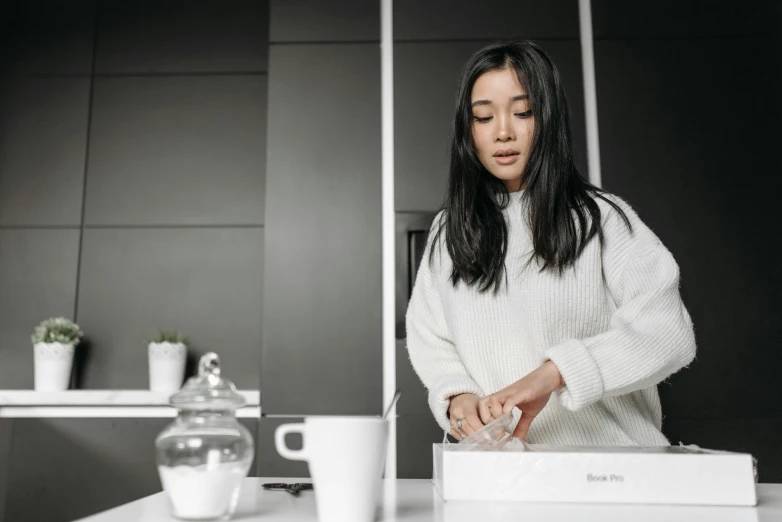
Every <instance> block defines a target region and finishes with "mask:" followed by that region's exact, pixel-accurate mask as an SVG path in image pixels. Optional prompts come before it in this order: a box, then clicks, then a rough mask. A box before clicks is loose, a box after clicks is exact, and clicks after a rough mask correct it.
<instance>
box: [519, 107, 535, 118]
mask: <svg viewBox="0 0 782 522" xmlns="http://www.w3.org/2000/svg"><path fill="white" fill-rule="evenodd" d="M516 116H518V117H519V118H529V117H530V116H532V109H530V110H528V111H524V112H517V113H516Z"/></svg>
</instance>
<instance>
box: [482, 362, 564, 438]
mask: <svg viewBox="0 0 782 522" xmlns="http://www.w3.org/2000/svg"><path fill="white" fill-rule="evenodd" d="M563 385H564V383H563V381H562V375H560V373H559V370H558V369H557V366H556V365H555V364H554V363H553V362H551V361H546V362H545V363H543V364H542V365H541V366H540V367H539V368H537V369H536V370H534V371H533V372H532V373H530V374H529V375H527V376H525V377H524V378H522V379H521V380H518V381H516V382H514V383H513V384H511V385H510V386H508V387H506V388H503V389H502V390H500V391H498V392H497V393H493V394H491V395H489V396H487V397H484V398H483V399H480V401H479V404H478V411H479V413H480V417H481V421H482V422H483V423H485V424H488V423H489V422H491V421H493V420H494V419H498V418H500V417H501V416H502V415H504V414H505V413H508V412H509V411H511V410H512V409H513V408H514V407H515V406H518V408H519V409H520V410H521V418H520V419H519V423H518V424H517V425H516V429H515V430H514V432H513V436H514V437H518V438H519V439H522V440H524V438H525V437H526V436H527V431H529V427H530V424H532V421H533V420H534V419H535V417H536V416H537V415H538V413H540V412H541V410H543V407H544V406H545V405H546V403H548V400H549V397H551V394H552V393H554V392H555V391H556V390H558V389H560V388H561V387H562V386H563Z"/></svg>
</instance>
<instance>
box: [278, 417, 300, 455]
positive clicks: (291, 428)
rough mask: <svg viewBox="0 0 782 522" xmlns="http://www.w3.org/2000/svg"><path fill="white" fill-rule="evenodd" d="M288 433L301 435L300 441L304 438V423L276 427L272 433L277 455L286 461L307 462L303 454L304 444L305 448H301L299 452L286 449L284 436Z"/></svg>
mask: <svg viewBox="0 0 782 522" xmlns="http://www.w3.org/2000/svg"><path fill="white" fill-rule="evenodd" d="M289 433H301V436H302V439H303V438H304V423H303V422H300V423H297V424H283V425H281V426H277V429H276V430H275V432H274V445H275V446H276V447H277V453H279V454H280V456H281V457H283V458H286V459H288V460H304V461H306V460H307V455H306V453H305V450H306V449H307V448H306V442H305V443H304V444H305V446H304V447H302V448H301V449H300V450H292V449H290V448H289V447H288V445H287V444H286V443H285V436H286V435H288V434H289Z"/></svg>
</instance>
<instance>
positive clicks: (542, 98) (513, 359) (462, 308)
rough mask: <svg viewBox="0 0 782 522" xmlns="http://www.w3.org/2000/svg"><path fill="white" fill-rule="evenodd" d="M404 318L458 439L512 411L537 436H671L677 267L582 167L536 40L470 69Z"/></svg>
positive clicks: (678, 346) (436, 401) (690, 350)
mask: <svg viewBox="0 0 782 522" xmlns="http://www.w3.org/2000/svg"><path fill="white" fill-rule="evenodd" d="M406 319H407V334H408V338H407V345H408V350H409V353H410V359H411V361H412V364H413V367H414V368H415V371H416V372H417V374H418V375H419V377H420V378H421V380H422V381H423V383H424V385H425V386H426V388H427V389H428V392H429V405H430V407H431V409H432V413H433V414H434V416H435V419H436V420H437V421H438V423H439V424H440V425H441V426H442V427H443V429H445V430H447V431H449V432H450V434H451V435H452V436H454V437H455V438H456V439H462V438H464V437H465V436H467V435H469V434H471V433H472V432H474V431H475V430H477V429H479V428H480V427H481V426H483V425H485V424H487V423H488V422H490V421H492V420H493V419H496V418H498V417H500V416H501V415H503V414H504V413H507V412H509V411H514V413H515V415H516V417H517V419H518V424H517V426H516V430H515V432H514V435H515V436H517V437H519V438H521V439H525V440H527V441H528V442H531V443H546V444H561V445H647V446H660V445H668V440H667V439H666V438H665V436H664V435H663V434H662V432H661V431H660V430H661V424H662V413H661V410H660V399H659V396H658V394H657V388H656V385H657V383H659V382H660V381H662V380H663V379H665V378H667V377H668V376H670V375H671V374H673V373H675V372H676V371H678V370H679V369H681V368H682V367H684V366H687V365H688V364H689V363H690V362H691V361H692V360H693V359H694V357H695V336H694V333H693V327H692V321H691V319H690V316H689V314H688V313H687V310H686V309H685V307H684V305H683V304H682V301H681V297H680V295H679V267H678V265H677V264H676V262H675V260H674V259H673V257H672V256H671V253H670V252H669V251H668V250H667V249H666V248H665V246H664V245H663V244H662V243H661V242H660V240H659V239H658V238H657V236H655V234H654V233H653V232H652V231H651V230H650V229H649V228H648V227H647V226H646V225H644V223H643V222H642V221H641V220H640V219H639V217H638V215H637V214H636V213H635V212H634V211H633V209H632V208H631V207H630V206H629V205H628V204H627V203H626V202H625V201H623V200H622V199H620V198H619V197H617V196H614V195H611V194H608V193H607V192H605V191H603V190H601V189H599V188H597V187H595V186H593V185H591V184H590V183H589V182H588V181H586V180H585V179H584V178H583V177H582V176H581V175H580V174H579V172H578V171H577V169H576V166H575V164H574V162H573V151H572V144H571V135H570V121H569V115H568V109H567V101H566V99H565V92H564V89H563V87H562V84H561V81H560V78H559V74H558V72H557V69H556V67H555V66H554V64H553V63H552V62H551V60H550V59H549V57H548V56H547V55H546V54H545V53H544V52H543V51H542V50H541V49H540V48H539V47H538V46H536V45H535V44H532V43H528V42H523V43H514V44H500V45H493V46H490V47H486V48H484V49H482V50H480V51H478V52H477V53H476V54H475V55H473V56H472V58H471V59H470V60H469V62H468V63H467V65H466V66H465V69H464V73H463V76H462V80H461V85H460V88H459V94H458V103H457V107H456V115H455V117H454V122H453V136H452V143H451V153H450V179H449V184H448V190H447V195H446V200H445V205H444V208H443V210H442V211H441V212H440V213H439V214H438V215H437V218H436V219H435V222H434V224H433V226H432V229H431V232H430V234H429V241H428V245H427V251H426V253H425V254H424V260H423V262H422V263H421V267H420V269H419V271H418V274H417V277H416V283H415V287H414V289H413V294H412V297H411V300H410V304H409V307H408V310H407V316H406ZM552 394H554V395H555V399H553V400H550V398H551V395H552ZM519 411H520V412H521V413H520V414H519ZM533 420H534V423H533Z"/></svg>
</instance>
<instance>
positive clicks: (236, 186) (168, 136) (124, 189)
mask: <svg viewBox="0 0 782 522" xmlns="http://www.w3.org/2000/svg"><path fill="white" fill-rule="evenodd" d="M265 94H266V77H265V76H197V77H194V76H178V77H143V78H131V77H123V78H98V79H96V80H95V94H94V101H93V112H92V127H91V131H90V156H89V165H88V174H87V202H86V215H85V222H86V223H87V224H90V225H159V224H168V225H218V224H219V225H232V224H262V223H263V201H264V196H263V194H264V192H263V189H264V163H265V146H264V145H265V133H266V96H265Z"/></svg>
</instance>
